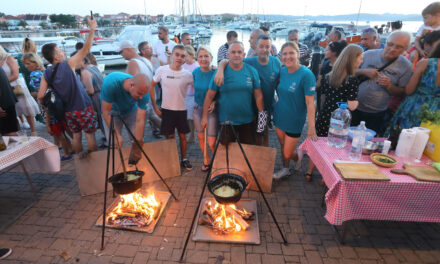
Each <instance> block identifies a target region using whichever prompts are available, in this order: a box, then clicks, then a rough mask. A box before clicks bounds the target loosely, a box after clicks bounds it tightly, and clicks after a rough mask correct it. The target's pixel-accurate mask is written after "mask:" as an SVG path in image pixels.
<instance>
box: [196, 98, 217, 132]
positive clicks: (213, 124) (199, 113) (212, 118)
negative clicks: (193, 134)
mask: <svg viewBox="0 0 440 264" xmlns="http://www.w3.org/2000/svg"><path fill="white" fill-rule="evenodd" d="M202 117H203V106H202V105H198V104H197V103H194V109H193V118H194V126H195V128H196V131H197V133H203V132H204V129H203V128H202ZM217 131H218V115H217V109H215V110H214V111H213V112H212V113H209V114H208V128H207V131H206V132H207V134H208V137H216V136H217Z"/></svg>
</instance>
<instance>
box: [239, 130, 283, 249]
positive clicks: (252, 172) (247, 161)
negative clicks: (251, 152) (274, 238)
mask: <svg viewBox="0 0 440 264" xmlns="http://www.w3.org/2000/svg"><path fill="white" fill-rule="evenodd" d="M231 128H232V133H234V137H235V139H236V140H237V143H238V146H239V147H240V150H241V153H243V157H244V159H245V160H246V164H247V165H248V167H249V170H250V171H251V174H252V177H253V178H254V180H255V184H256V185H257V187H258V190H259V191H260V193H261V196H262V197H263V200H264V203H266V206H267V208H268V209H269V212H270V215H271V216H272V219H273V221H274V222H275V225H276V226H277V228H278V231H279V232H280V235H281V237H282V238H283V241H284V244H287V240H286V238H285V237H284V234H283V232H282V231H281V228H280V225H279V224H278V221H277V219H276V218H275V214H274V213H273V211H272V208H271V207H270V205H269V202H268V201H267V200H266V196H265V195H264V193H263V190H262V189H261V186H260V183H259V182H258V180H257V177H256V176H255V173H254V171H253V170H252V167H251V163H250V162H249V160H248V158H247V156H246V153H245V152H244V149H243V146H242V145H241V143H240V140H239V138H238V136H237V133H236V132H235V129H234V127H233V126H232V125H231Z"/></svg>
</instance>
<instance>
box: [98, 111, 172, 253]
mask: <svg viewBox="0 0 440 264" xmlns="http://www.w3.org/2000/svg"><path fill="white" fill-rule="evenodd" d="M110 115H111V119H110V128H109V129H110V131H109V137H108V138H109V142H108V147H107V165H106V170H105V183H104V208H103V212H102V235H101V250H103V249H104V234H105V221H106V216H107V185H108V178H109V177H108V173H109V165H110V152H112V175H115V144H114V143H115V123H114V118H119V120H121V122H122V124H124V126H125V128H127V131H128V134H129V135H130V137H131V138H132V139H133V141H134V143H135V144H136V146H137V147H138V148H139V149H140V150H141V151H142V154H143V155H144V157H145V158H146V160H147V161H148V163H149V164H150V165H151V167H152V168H153V170H154V172H156V174H157V176H159V178H160V180H161V181H162V182H163V184H164V185H165V187H166V188H167V189H168V191H169V192H170V193H171V195H172V196H173V198H174V199H175V200H176V201H178V199H177V197H176V196H175V195H174V193H173V191H172V190H171V189H170V187H169V186H168V184H167V183H166V182H165V180H164V178H162V176H161V175H160V173H159V171H158V170H157V169H156V167H155V166H154V164H153V163H152V162H151V160H150V158H149V157H148V155H147V153H145V151H144V149H143V148H142V146H141V144H140V143H139V141H138V140H137V139H136V137H135V136H134V135H133V132H132V131H131V130H130V128H128V126H127V124H126V123H125V121H124V119H122V118H121V115H120V114H118V113H114V112H111V113H110ZM120 147H122V146H120ZM121 162H124V160H123V159H122V158H121Z"/></svg>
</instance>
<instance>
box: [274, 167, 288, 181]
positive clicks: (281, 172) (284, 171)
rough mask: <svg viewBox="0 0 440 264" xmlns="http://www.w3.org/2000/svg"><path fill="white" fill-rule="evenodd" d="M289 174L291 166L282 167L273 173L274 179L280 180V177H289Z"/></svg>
mask: <svg viewBox="0 0 440 264" xmlns="http://www.w3.org/2000/svg"><path fill="white" fill-rule="evenodd" d="M289 175H290V170H289V168H282V169H281V170H279V171H277V172H276V173H274V174H273V179H274V180H279V179H281V178H284V177H287V176H289Z"/></svg>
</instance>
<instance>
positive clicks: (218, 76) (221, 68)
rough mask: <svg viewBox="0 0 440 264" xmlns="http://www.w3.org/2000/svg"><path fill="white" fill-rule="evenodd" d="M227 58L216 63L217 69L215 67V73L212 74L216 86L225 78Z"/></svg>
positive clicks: (220, 84)
mask: <svg viewBox="0 0 440 264" xmlns="http://www.w3.org/2000/svg"><path fill="white" fill-rule="evenodd" d="M228 63H229V60H228V59H224V60H222V61H220V63H219V64H218V69H217V73H216V74H215V76H214V83H215V84H217V86H222V84H223V82H224V80H225V75H224V72H225V68H226V66H227V65H228Z"/></svg>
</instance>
